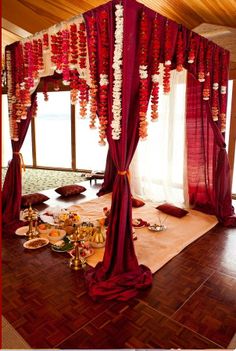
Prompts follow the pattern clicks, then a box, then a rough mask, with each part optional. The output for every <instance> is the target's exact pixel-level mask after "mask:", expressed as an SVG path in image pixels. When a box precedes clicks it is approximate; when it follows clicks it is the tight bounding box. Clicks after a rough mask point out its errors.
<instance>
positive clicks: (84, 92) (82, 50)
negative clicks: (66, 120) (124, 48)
mask: <svg viewBox="0 0 236 351" xmlns="http://www.w3.org/2000/svg"><path fill="white" fill-rule="evenodd" d="M78 33H79V67H80V71H81V73H80V86H79V87H80V88H79V90H80V95H79V103H80V116H81V118H85V117H86V113H87V103H88V89H87V83H86V79H85V70H86V56H87V49H86V31H85V23H84V22H82V23H80V25H79V32H78Z"/></svg>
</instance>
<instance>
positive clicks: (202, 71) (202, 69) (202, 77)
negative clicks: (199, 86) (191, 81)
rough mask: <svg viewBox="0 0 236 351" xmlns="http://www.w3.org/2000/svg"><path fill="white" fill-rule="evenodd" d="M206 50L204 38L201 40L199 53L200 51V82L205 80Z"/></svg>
mask: <svg viewBox="0 0 236 351" xmlns="http://www.w3.org/2000/svg"><path fill="white" fill-rule="evenodd" d="M204 60H205V50H204V43H203V39H201V41H200V46H199V53H198V80H199V82H201V83H203V82H205V64H204Z"/></svg>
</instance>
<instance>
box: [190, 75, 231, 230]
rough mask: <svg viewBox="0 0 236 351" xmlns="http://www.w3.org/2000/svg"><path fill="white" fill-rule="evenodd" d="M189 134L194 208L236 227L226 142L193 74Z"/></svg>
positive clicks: (191, 188) (191, 78) (191, 203)
mask: <svg viewBox="0 0 236 351" xmlns="http://www.w3.org/2000/svg"><path fill="white" fill-rule="evenodd" d="M186 135H187V163H188V191H189V201H190V205H192V206H193V207H194V208H195V209H198V210H200V211H203V212H206V213H209V214H215V215H217V217H218V219H219V220H220V222H221V223H223V224H224V225H226V226H236V216H235V215H234V211H233V207H232V195H231V179H230V167H229V162H228V157H227V152H226V145H225V141H224V138H223V135H222V133H221V132H220V129H219V127H218V125H217V124H216V123H215V122H214V121H213V120H212V115H211V109H210V103H209V101H204V100H203V99H202V86H201V84H200V83H199V82H198V81H197V80H196V78H195V77H194V76H193V75H192V74H191V73H188V80H187V101H186Z"/></svg>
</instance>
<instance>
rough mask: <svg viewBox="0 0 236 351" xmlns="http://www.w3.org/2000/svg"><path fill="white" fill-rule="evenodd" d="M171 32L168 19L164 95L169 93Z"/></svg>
mask: <svg viewBox="0 0 236 351" xmlns="http://www.w3.org/2000/svg"><path fill="white" fill-rule="evenodd" d="M171 46H172V44H171V32H170V25H169V21H168V19H167V20H166V26H165V53H164V55H165V62H164V77H163V91H164V94H169V92H170V71H171Z"/></svg>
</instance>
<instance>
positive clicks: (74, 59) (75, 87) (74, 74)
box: [69, 24, 79, 105]
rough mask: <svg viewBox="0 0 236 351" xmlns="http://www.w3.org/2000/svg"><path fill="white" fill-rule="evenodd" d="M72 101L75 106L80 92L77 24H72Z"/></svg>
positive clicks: (70, 66)
mask: <svg viewBox="0 0 236 351" xmlns="http://www.w3.org/2000/svg"><path fill="white" fill-rule="evenodd" d="M70 54H71V56H70V63H69V68H70V88H71V90H70V99H71V104H72V105H75V104H76V103H77V100H78V92H79V77H78V72H77V68H76V67H77V64H78V58H79V50H78V35H77V26H76V24H72V25H71V26H70Z"/></svg>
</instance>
